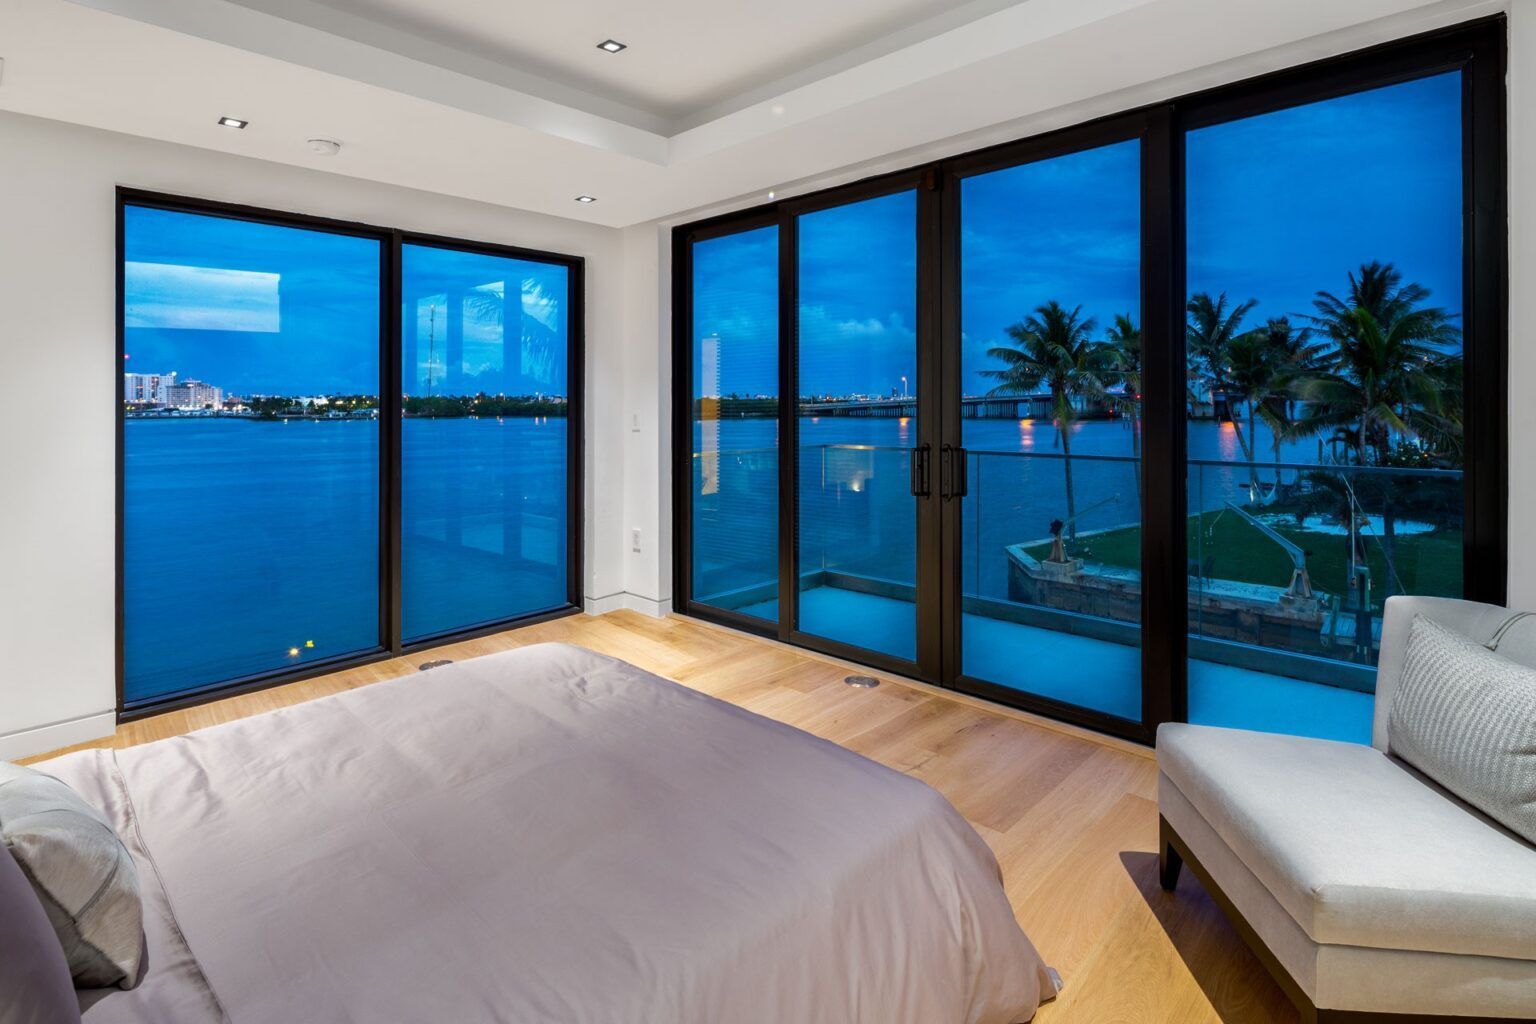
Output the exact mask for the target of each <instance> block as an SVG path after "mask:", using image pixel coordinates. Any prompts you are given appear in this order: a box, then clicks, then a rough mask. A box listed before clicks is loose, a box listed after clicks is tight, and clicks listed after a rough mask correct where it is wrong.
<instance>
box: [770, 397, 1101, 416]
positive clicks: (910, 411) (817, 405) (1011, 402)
mask: <svg viewBox="0 0 1536 1024" xmlns="http://www.w3.org/2000/svg"><path fill="white" fill-rule="evenodd" d="M1073 404H1075V405H1076V406H1077V407H1078V411H1079V412H1081V413H1082V414H1083V415H1085V416H1096V415H1100V416H1101V415H1105V414H1106V410H1105V409H1103V408H1102V407H1101V406H1099V405H1098V404H1097V403H1085V402H1082V401H1078V402H1075V403H1073ZM800 415H802V416H876V417H888V418H890V419H898V418H900V417H903V416H916V415H917V399H916V398H915V397H913V398H870V399H859V400H855V399H848V398H838V399H831V400H828V401H824V402H815V401H812V402H801V403H800ZM960 415H961V417H962V418H964V419H968V420H976V419H998V420H1025V419H1040V418H1049V417H1050V415H1051V396H1050V395H1018V396H1012V395H1010V396H1007V397H999V396H997V395H988V396H986V397H984V398H962V399H961V400H960Z"/></svg>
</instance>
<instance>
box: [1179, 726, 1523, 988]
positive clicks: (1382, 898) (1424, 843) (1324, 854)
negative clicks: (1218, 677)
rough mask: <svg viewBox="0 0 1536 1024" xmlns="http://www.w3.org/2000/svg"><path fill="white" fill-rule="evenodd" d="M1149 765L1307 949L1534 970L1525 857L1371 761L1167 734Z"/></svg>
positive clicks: (1329, 744)
mask: <svg viewBox="0 0 1536 1024" xmlns="http://www.w3.org/2000/svg"><path fill="white" fill-rule="evenodd" d="M1157 755H1158V765H1159V768H1160V769H1161V771H1162V773H1163V774H1164V776H1165V777H1166V778H1167V779H1168V781H1169V782H1170V783H1172V784H1173V785H1174V786H1176V787H1177V788H1178V790H1179V792H1180V793H1182V794H1183V795H1184V797H1185V798H1186V799H1187V800H1188V801H1189V802H1190V804H1191V805H1193V807H1194V808H1195V809H1196V810H1197V811H1198V812H1199V813H1200V815H1201V816H1202V817H1203V818H1204V819H1205V820H1206V821H1207V822H1208V823H1209V824H1210V825H1211V826H1212V828H1214V829H1215V831H1216V832H1217V833H1218V834H1219V835H1220V836H1221V838H1222V839H1223V840H1224V841H1225V842H1226V843H1227V845H1228V846H1229V847H1231V849H1232V851H1233V852H1234V853H1235V854H1237V855H1238V857H1240V858H1241V859H1242V861H1243V862H1244V863H1245V864H1246V865H1247V866H1248V868H1249V869H1250V870H1251V871H1252V872H1253V874H1254V875H1255V876H1256V877H1257V878H1258V879H1259V881H1261V882H1262V883H1263V884H1264V886H1265V887H1266V888H1267V889H1268V890H1269V892H1270V893H1271V894H1272V895H1273V896H1274V898H1275V900H1276V901H1277V902H1278V903H1279V904H1280V905H1281V906H1282V907H1284V908H1285V910H1286V912H1287V913H1289V914H1290V915H1291V917H1293V918H1294V919H1295V921H1296V923H1297V924H1298V925H1299V926H1300V927H1301V929H1302V930H1303V931H1304V932H1306V934H1307V935H1308V936H1309V937H1311V939H1312V940H1313V941H1315V942H1319V943H1324V944H1330V945H1354V946H1363V947H1368V948H1380V949H1402V950H1420V951H1425V952H1436V953H1462V954H1479V955H1484V956H1497V957H1508V958H1513V959H1521V960H1536V847H1532V846H1531V845H1530V844H1528V843H1526V842H1524V841H1522V840H1521V839H1519V838H1517V837H1516V836H1514V835H1513V834H1512V833H1510V832H1508V831H1507V830H1505V829H1503V828H1501V827H1500V826H1498V825H1497V824H1495V823H1493V822H1492V821H1490V820H1489V819H1487V818H1485V817H1483V816H1482V815H1481V814H1479V813H1478V812H1476V811H1474V810H1473V809H1472V808H1470V807H1468V806H1467V805H1466V804H1463V803H1461V802H1460V801H1458V800H1457V799H1456V798H1455V797H1453V796H1451V795H1450V794H1449V793H1447V792H1445V791H1444V790H1442V789H1440V788H1439V787H1438V786H1436V785H1434V784H1433V783H1431V782H1429V781H1428V780H1426V779H1424V778H1423V777H1421V776H1419V775H1418V774H1416V773H1414V772H1413V771H1411V770H1410V769H1408V768H1407V767H1406V766H1404V765H1403V764H1402V763H1401V762H1399V761H1396V760H1394V759H1392V758H1390V757H1388V756H1387V755H1386V754H1383V753H1382V752H1381V751H1379V750H1377V749H1376V748H1374V747H1366V746H1361V745H1358V744H1353V743H1338V742H1334V741H1331V740H1315V739H1307V738H1303V737H1296V736H1279V735H1273V734H1269V733H1254V732H1247V731H1242V730H1236V729H1218V728H1212V727H1209V726H1198V725H1179V724H1169V725H1164V726H1162V727H1161V728H1160V729H1159V730H1158V736H1157ZM1217 881H1218V882H1219V881H1220V879H1217Z"/></svg>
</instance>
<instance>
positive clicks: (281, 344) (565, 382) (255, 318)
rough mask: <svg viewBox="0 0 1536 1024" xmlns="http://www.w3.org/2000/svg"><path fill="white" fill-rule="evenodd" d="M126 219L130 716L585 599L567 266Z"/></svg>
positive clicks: (190, 204) (333, 232) (314, 224)
mask: <svg viewBox="0 0 1536 1024" xmlns="http://www.w3.org/2000/svg"><path fill="white" fill-rule="evenodd" d="M117 212H118V218H119V222H118V230H119V240H120V243H119V244H120V247H119V265H118V272H119V289H118V301H119V324H120V335H119V343H120V351H119V352H118V353H117V358H118V360H119V362H118V366H117V367H116V369H117V370H118V373H119V381H120V402H119V407H118V467H117V468H118V481H119V509H118V513H119V514H118V530H119V538H118V540H119V544H118V550H119V561H118V595H117V609H118V617H119V625H118V637H117V639H118V645H119V680H118V681H119V713H120V714H121V715H125V716H136V715H143V714H149V713H151V712H152V711H155V710H159V709H163V708H165V707H167V706H171V705H175V704H184V703H190V702H193V701H196V700H206V699H211V698H212V697H213V696H216V695H222V694H226V693H232V692H236V691H239V690H248V689H254V688H257V687H261V686H267V685H271V684H274V683H278V682H282V681H285V680H289V679H293V678H296V677H298V676H301V675H309V674H314V673H317V672H321V671H327V670H333V669H336V668H340V667H343V666H346V665H355V664H360V663H362V662H364V661H368V660H377V659H381V658H385V657H390V656H396V655H400V654H403V653H405V652H408V651H411V650H413V649H416V648H418V647H422V646H426V645H429V644H432V643H437V642H440V641H442V640H443V639H445V638H449V637H453V636H463V635H467V634H469V633H470V632H477V631H488V630H492V629H498V628H505V627H507V626H509V625H512V624H515V623H517V622H525V621H529V620H530V619H531V618H533V617H536V616H546V615H552V614H563V613H566V612H571V611H575V610H576V608H577V606H578V602H579V600H580V562H581V549H580V538H581V530H580V522H581V500H580V495H581V491H580V481H581V416H580V410H581V403H580V385H581V377H582V370H581V324H582V310H581V302H582V298H581V296H582V282H581V278H582V261H581V260H580V259H577V258H573V257H564V256H559V255H555V254H550V253H537V252H530V251H525V250H519V249H509V248H505V247H500V246H495V245H489V244H481V243H469V242H463V241H457V240H451V239H441V238H431V237H421V236H410V235H403V234H402V233H399V232H395V231H390V230H387V229H383V228H373V227H368V226H366V225H359V224H352V223H347V222H339V221H332V220H325V219H322V218H317V217H311V216H306V215H300V214H288V213H281V212H275V211H264V210H254V209H251V208H248V207H236V206H229V205H226V204H221V203H214V202H207V201H201V200H196V199H186V198H182V197H177V196H166V195H160V194H156V193H149V192H140V191H136V190H131V189H120V190H119V192H118V204H117Z"/></svg>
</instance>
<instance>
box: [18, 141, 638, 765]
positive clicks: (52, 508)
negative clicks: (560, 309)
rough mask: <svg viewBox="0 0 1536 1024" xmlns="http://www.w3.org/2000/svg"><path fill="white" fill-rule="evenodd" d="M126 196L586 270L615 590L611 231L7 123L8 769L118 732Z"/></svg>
mask: <svg viewBox="0 0 1536 1024" xmlns="http://www.w3.org/2000/svg"><path fill="white" fill-rule="evenodd" d="M117 185H129V186H134V187H139V188H147V189H154V190H159V191H164V192H172V193H178V194H182V195H189V196H197V197H200V198H207V199H217V200H225V201H229V202H236V203H245V204H249V205H253V206H261V207H268V208H271V209H276V210H284V211H293V212H299V213H310V214H317V215H322V216H327V217H335V218H340V219H344V220H354V221H362V222H366V223H371V224H378V225H382V226H386V227H399V228H405V229H409V230H416V231H423V232H431V233H434V234H440V235H452V236H459V237H464V238H471V239H478V240H484V241H489V242H503V243H510V244H516V245H524V246H530V247H533V248H540V249H549V250H554V251H558V252H564V253H571V254H574V255H578V256H583V257H585V258H586V260H587V399H588V409H589V412H588V415H587V424H586V426H587V434H586V448H585V454H586V490H587V493H588V494H589V495H592V496H594V497H593V499H592V500H590V501H589V502H588V509H587V517H586V539H585V552H586V580H585V585H586V586H585V592H586V594H587V595H588V596H589V597H592V598H600V597H602V596H604V595H609V594H614V593H619V592H622V590H623V588H624V585H625V584H624V576H625V570H626V566H625V563H624V558H623V555H622V554H621V544H622V537H623V524H622V512H623V507H622V503H621V501H620V500H619V495H620V493H621V491H622V488H623V486H624V483H623V481H624V477H625V468H624V464H623V457H622V456H623V449H624V444H623V443H622V442H621V441H620V439H619V431H620V424H621V418H622V408H623V405H624V401H623V396H622V395H621V394H620V392H619V387H620V384H621V382H622V375H621V374H620V372H619V371H618V368H619V367H621V366H622V365H623V352H622V350H621V348H620V343H621V340H622V334H621V331H620V323H621V319H620V317H621V306H622V304H623V302H624V286H623V273H624V268H623V245H624V239H623V238H622V237H621V233H620V232H618V231H616V230H613V229H610V228H602V227H596V226H593V225H587V224H581V223H578V222H575V221H568V220H564V219H560V218H555V217H547V216H541V215H537V214H531V213H525V212H521V211H517V210H511V209H506V208H502V207H496V206H489V205H485V204H481V203H473V202H468V201H464V200H457V199H450V198H447V197H444V196H438V195H432V194H429V193H424V192H414V191H410V190H406V189H401V188H395V187H391V186H387V185H379V184H374V183H372V182H366V181H360V180H356V179H349V178H343V177H340V176H338V175H334V174H326V173H322V172H319V171H308V170H303V169H298V168H293V167H288V166H282V165H278V164H272V163H265V162H261V161H256V160H248V159H244V158H239V157H232V156H228V155H224V154H218V153H213V152H210V151H208V150H201V149H193V148H188V147H182V146H175V145H171V144H168V143H161V142H153V141H149V140H145V139H138V138H133V137H130V136H125V135H117V134H113V133H109V132H103V131H98V130H95V129H88V128H80V127H75V126H71V125H66V124H63V123H60V122H54V121H45V120H40V119H35V118H29V117H23V116H19V115H15V114H7V113H0V652H3V658H4V660H3V662H0V758H14V757H21V756H25V755H27V754H30V753H38V752H41V751H45V750H49V749H52V748H55V747H58V746H61V745H63V744H67V743H73V742H79V741H82V740H85V739H90V738H94V737H96V736H100V735H105V734H107V733H109V732H110V731H111V729H112V711H113V708H114V705H115V701H116V687H115V681H114V631H113V581H114V572H115V566H114V554H113V528H114V511H113V493H114V492H113V474H114V465H113V436H114V434H113V407H114V405H115V403H116V397H115V391H114V388H115V382H114V377H113V374H114V373H115V372H116V367H115V365H114V364H115V360H116V334H115V325H114V308H115V302H114V299H115V297H114V280H115V276H114V271H115V267H114V264H115V259H116V257H115V236H114V210H115V206H114V203H115V197H114V188H115V187H116V186H117ZM66 404H67V408H62V407H61V406H64V405H66Z"/></svg>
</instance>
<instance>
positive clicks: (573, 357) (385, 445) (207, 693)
mask: <svg viewBox="0 0 1536 1024" xmlns="http://www.w3.org/2000/svg"><path fill="white" fill-rule="evenodd" d="M128 207H141V208H147V209H154V210H165V211H169V212H173V213H189V214H198V215H202V216H209V217H221V218H224V219H227V220H237V221H245V222H247V223H255V224H266V225H272V226H276V227H289V228H297V229H301V230H306V231H320V232H326V233H329V234H337V235H347V236H351V237H355V238H366V239H370V240H374V241H377V242H378V243H379V475H378V489H379V490H378V497H379V553H378V557H379V563H378V564H379V576H378V578H379V592H378V610H379V632H378V639H379V642H378V644H377V645H375V646H374V647H371V648H368V649H366V650H363V651H358V652H354V653H351V654H344V655H337V656H335V657H332V658H324V659H317V660H315V661H312V662H309V663H307V664H305V665H303V666H301V667H296V668H291V669H287V668H283V669H274V670H271V671H267V672H259V673H252V674H249V675H244V676H239V677H236V678H232V679H226V680H219V681H216V682H210V683H208V684H207V685H205V686H197V687H194V688H190V689H186V690H178V691H176V692H175V693H172V694H168V695H166V696H164V697H156V698H150V699H147V700H137V701H132V702H129V701H127V700H126V699H125V694H124V672H123V669H124V658H123V644H124V634H125V631H124V586H123V583H124V554H125V551H124V542H123V513H124V480H125V476H124V464H123V449H124V440H125V437H124V425H125V423H126V415H125V406H124V401H123V400H124V381H123V360H124V355H125V353H126V352H127V332H126V323H125V318H124V300H125V294H124V261H125V256H126V251H127V250H126V232H125V227H126V224H125V220H126V218H125V212H126V210H127V209H128ZM115 208H116V231H117V252H116V260H117V263H116V284H117V287H116V292H117V296H116V333H117V342H116V353H115V356H116V358H115V360H114V366H113V369H114V370H115V371H116V382H115V392H114V393H115V394H116V396H117V408H116V410H115V412H114V416H115V424H116V439H115V446H116V452H115V455H114V476H115V481H114V488H115V498H114V500H115V506H116V507H115V533H116V536H115V560H116V579H115V587H114V615H115V641H114V642H115V676H116V687H117V706H116V713H117V721H118V722H119V723H123V722H131V721H134V720H136V719H140V718H145V717H148V716H150V715H157V714H162V713H164V712H167V711H174V710H178V709H181V708H187V707H193V706H196V705H199V704H205V703H208V702H209V701H214V700H221V699H223V698H225V697H232V696H236V695H238V694H243V693H251V692H255V691H257V690H264V689H267V688H269V687H273V686H281V685H283V684H285V683H292V682H297V681H299V680H302V679H309V678H312V677H314V676H319V675H325V674H327V673H330V672H337V671H341V670H343V669H348V668H355V667H358V666H361V665H368V664H372V663H375V662H380V661H387V660H389V659H391V658H398V657H401V656H402V655H407V654H413V653H416V652H419V651H423V650H430V649H431V648H434V647H440V646H443V645H445V644H450V643H456V642H458V641H461V640H469V639H473V638H475V637H479V636H486V635H489V634H491V633H498V632H501V631H503V630H506V629H511V628H513V627H516V626H526V625H532V624H533V623H536V622H544V621H547V620H550V619H555V618H560V617H563V616H566V615H573V614H576V613H578V612H580V611H581V610H582V566H583V554H584V549H583V536H584V523H585V516H586V509H585V504H584V501H583V496H584V493H585V489H584V480H583V472H584V466H585V461H584V451H585V419H584V415H583V410H584V408H585V404H584V393H585V390H586V374H585V349H586V340H585V316H586V282H585V276H586V260H585V258H583V257H581V256H572V255H569V254H566V253H557V252H548V251H545V250H540V249H529V248H522V247H519V246H511V245H502V244H498V243H493V242H483V241H476V240H472V239H463V238H455V237H450V236H445V235H433V234H427V233H423V232H415V231H407V230H402V229H397V228H387V227H378V226H375V225H371V224H364V223H360V222H355V221H346V220H338V219H334V218H328V217H321V216H315V215H312V214H305V213H294V212H288V211H282V210H272V209H267V208H264V207H257V206H247V205H241V204H237V203H228V202H222V201H218V200H211V199H200V198H195V197H191V196H182V195H175V194H172V193H166V192H158V191H153V190H147V189H139V188H131V187H128V186H119V187H118V188H117V190H116V207H115ZM406 245H420V246H427V247H431V248H439V249H450V250H454V251H459V252H470V253H478V254H481V255H486V256H498V257H504V258H507V259H516V260H526V261H532V262H538V263H546V264H551V265H556V266H561V267H564V268H565V269H566V271H567V282H568V288H569V298H568V308H567V339H566V359H567V364H566V381H567V384H566V390H567V391H568V392H569V394H567V395H566V402H567V408H566V416H567V423H566V602H565V603H564V604H562V605H559V606H557V607H554V608H549V609H543V610H540V611H536V612H533V613H529V614H525V615H515V616H510V617H508V618H505V619H499V620H496V621H494V622H481V623H476V624H473V625H471V626H467V627H465V628H463V629H456V630H450V631H446V632H441V633H434V634H432V635H431V636H427V637H422V638H419V639H415V640H412V641H410V642H405V641H404V640H403V639H402V633H401V610H402V606H403V604H402V602H403V589H402V585H403V583H402V574H401V531H400V525H401V507H400V500H401V488H400V479H401V466H400V455H401V412H402V409H403V397H402V391H401V389H402V368H401V359H402V349H403V346H402V340H403V339H402V336H401V329H402V324H401V315H400V304H401V280H400V271H401V264H402V249H403V247H404V246H406Z"/></svg>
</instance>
